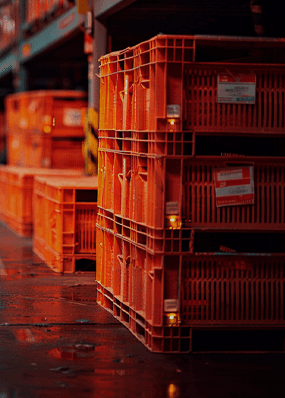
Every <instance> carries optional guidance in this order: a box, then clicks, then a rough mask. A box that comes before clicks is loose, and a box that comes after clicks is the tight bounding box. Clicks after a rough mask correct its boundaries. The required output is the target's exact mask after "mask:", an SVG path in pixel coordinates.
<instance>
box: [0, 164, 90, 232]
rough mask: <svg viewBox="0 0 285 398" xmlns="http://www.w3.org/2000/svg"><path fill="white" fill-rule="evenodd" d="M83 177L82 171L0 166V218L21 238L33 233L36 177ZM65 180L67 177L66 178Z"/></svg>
mask: <svg viewBox="0 0 285 398" xmlns="http://www.w3.org/2000/svg"><path fill="white" fill-rule="evenodd" d="M51 174H52V175H66V176H68V178H71V179H72V178H73V177H74V176H78V175H83V170H81V169H80V170H62V169H52V170H49V169H43V168H24V167H13V166H0V184H1V185H0V186H1V189H0V218H1V220H2V221H4V222H5V223H6V224H7V225H8V226H9V227H10V228H11V229H12V230H13V231H14V232H16V233H17V234H18V235H20V236H23V237H31V236H32V233H33V210H34V207H33V186H34V177H35V176H36V175H51ZM66 178H67V177H66Z"/></svg>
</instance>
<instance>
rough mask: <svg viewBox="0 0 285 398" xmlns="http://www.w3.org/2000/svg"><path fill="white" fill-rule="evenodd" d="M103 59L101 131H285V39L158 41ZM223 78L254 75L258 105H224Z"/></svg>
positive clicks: (172, 38) (169, 38)
mask: <svg viewBox="0 0 285 398" xmlns="http://www.w3.org/2000/svg"><path fill="white" fill-rule="evenodd" d="M253 47H254V49H255V55H254V56H253V55H252V48H253ZM100 60H101V86H100V87H101V88H100V90H101V91H100V129H101V130H110V129H113V130H117V131H126V130H130V131H167V130H174V131H182V130H193V131H194V132H196V131H197V132H225V133H229V132H233V131H234V132H236V133H258V134H260V133H262V134H264V133H267V134H277V133H284V131H285V119H284V117H283V113H284V112H283V110H284V98H283V94H282V93H283V91H284V84H285V83H284V82H285V79H284V68H283V64H284V63H285V58H284V41H283V39H268V38H266V39H264V40H262V39H260V38H248V37H225V36H199V35H196V36H178V35H175V36H174V35H173V36H172V35H158V36H156V37H154V38H152V39H150V40H148V41H145V42H143V43H140V44H138V45H136V46H134V47H132V48H128V49H126V50H124V51H118V52H113V53H111V54H107V55H104V56H103V57H101V58H100ZM249 71H250V72H249ZM219 75H220V76H225V75H227V76H230V78H233V79H234V82H235V84H236V85H239V81H240V80H241V81H243V80H245V84H244V86H246V87H247V88H248V87H249V85H248V82H249V83H250V82H251V79H252V76H254V81H255V83H253V84H254V91H255V100H254V101H253V100H252V99H250V100H249V103H242V100H241V101H238V100H237V99H236V97H235V98H227V99H226V101H228V103H226V102H221V101H222V99H221V95H220V94H218V89H219V88H221V87H222V85H220V86H219V84H218V77H219ZM235 79H236V81H235ZM218 96H219V99H218ZM251 101H252V102H251Z"/></svg>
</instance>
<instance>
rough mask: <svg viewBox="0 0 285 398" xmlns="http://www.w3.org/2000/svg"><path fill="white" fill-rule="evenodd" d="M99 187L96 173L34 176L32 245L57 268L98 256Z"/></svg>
mask: <svg viewBox="0 0 285 398" xmlns="http://www.w3.org/2000/svg"><path fill="white" fill-rule="evenodd" d="M97 189H98V179H97V177H80V178H78V177H77V178H76V177H74V178H66V177H51V176H49V177H36V178H35V183H34V217H33V219H34V239H33V248H34V251H35V253H36V254H37V255H38V256H39V257H40V258H41V259H42V260H43V261H45V262H46V263H47V265H48V266H49V267H51V268H52V269H53V270H54V271H55V272H66V273H73V272H75V271H76V261H77V260H79V259H89V260H92V261H94V260H95V259H96V246H95V238H96V232H95V230H96V215H97Z"/></svg>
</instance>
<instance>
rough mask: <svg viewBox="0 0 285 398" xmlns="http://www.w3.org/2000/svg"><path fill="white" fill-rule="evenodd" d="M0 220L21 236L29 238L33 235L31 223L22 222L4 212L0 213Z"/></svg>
mask: <svg viewBox="0 0 285 398" xmlns="http://www.w3.org/2000/svg"><path fill="white" fill-rule="evenodd" d="M0 220H1V221H2V222H3V223H4V224H5V225H6V226H7V227H8V228H9V229H10V230H11V231H13V232H14V233H15V234H17V235H18V236H20V237H21V238H31V237H32V236H33V224H32V223H22V222H20V221H18V220H15V219H13V218H12V217H10V216H8V215H6V214H4V213H0Z"/></svg>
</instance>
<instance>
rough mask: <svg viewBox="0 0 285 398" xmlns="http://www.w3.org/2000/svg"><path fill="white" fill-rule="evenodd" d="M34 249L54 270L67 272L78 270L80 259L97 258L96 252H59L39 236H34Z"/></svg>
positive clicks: (91, 259)
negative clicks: (65, 253) (77, 263)
mask: <svg viewBox="0 0 285 398" xmlns="http://www.w3.org/2000/svg"><path fill="white" fill-rule="evenodd" d="M33 251H34V253H35V254H36V255H37V256H38V257H39V258H40V259H41V260H43V261H44V262H45V263H46V265H47V266H48V267H49V268H51V269H52V270H53V271H54V272H59V273H66V274H72V273H75V272H76V271H77V270H76V262H77V261H78V260H84V259H85V260H90V261H95V260H96V254H90V253H81V254H73V255H64V254H60V253H57V252H56V251H54V250H53V249H51V248H50V247H49V246H47V245H46V243H45V242H44V240H43V239H42V238H40V237H38V236H34V238H33Z"/></svg>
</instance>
